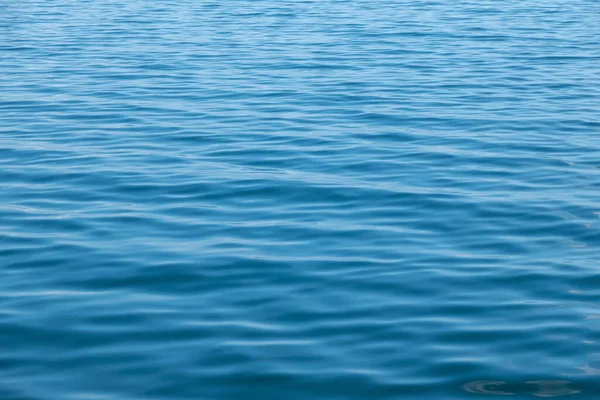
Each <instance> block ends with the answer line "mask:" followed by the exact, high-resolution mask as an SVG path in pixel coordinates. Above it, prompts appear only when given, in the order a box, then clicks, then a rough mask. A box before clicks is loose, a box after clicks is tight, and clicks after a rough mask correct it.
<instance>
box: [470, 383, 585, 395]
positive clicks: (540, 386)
mask: <svg viewBox="0 0 600 400" xmlns="http://www.w3.org/2000/svg"><path fill="white" fill-rule="evenodd" d="M463 389H464V390H466V391H467V392H470V393H476V394H486V395H500V396H511V395H515V394H519V395H520V394H525V393H526V394H532V395H534V396H537V397H559V396H567V395H571V394H577V393H580V392H581V391H580V390H579V389H575V388H573V387H572V382H570V381H558V380H557V381H553V380H539V381H527V382H525V385H520V384H510V383H507V382H504V381H486V380H477V381H472V382H468V383H466V384H464V385H463Z"/></svg>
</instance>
